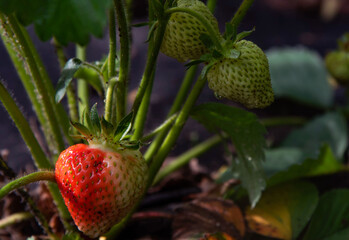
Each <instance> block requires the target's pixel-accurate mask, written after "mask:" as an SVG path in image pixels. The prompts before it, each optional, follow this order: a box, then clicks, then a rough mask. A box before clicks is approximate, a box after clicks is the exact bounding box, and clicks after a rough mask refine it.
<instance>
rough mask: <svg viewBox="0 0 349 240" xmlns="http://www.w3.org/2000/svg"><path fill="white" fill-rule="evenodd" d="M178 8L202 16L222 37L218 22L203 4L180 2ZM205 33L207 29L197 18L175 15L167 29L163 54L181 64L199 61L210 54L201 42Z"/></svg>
mask: <svg viewBox="0 0 349 240" xmlns="http://www.w3.org/2000/svg"><path fill="white" fill-rule="evenodd" d="M177 7H180V8H189V9H191V10H193V11H195V12H197V13H199V14H201V15H202V16H203V17H204V18H205V19H206V20H207V21H208V22H210V23H211V25H212V27H213V28H214V29H215V30H216V31H217V36H220V33H219V29H218V23H217V20H216V18H215V17H214V16H213V15H212V13H211V12H210V10H209V9H208V8H207V6H206V5H205V4H204V3H203V2H201V1H199V0H178V2H177ZM203 33H207V30H206V27H205V26H204V25H202V24H201V22H200V21H199V20H197V19H196V18H195V17H193V16H191V15H189V14H188V13H182V12H180V13H178V12H177V13H173V14H172V15H171V17H170V19H169V21H168V24H167V27H166V31H165V35H164V39H163V42H162V45H161V52H162V53H164V54H166V55H167V56H170V57H173V58H176V59H177V60H178V61H180V62H185V61H187V60H189V59H199V58H200V57H201V55H203V54H205V53H207V52H208V49H207V48H206V46H205V45H204V44H203V43H202V42H201V40H200V35H201V34H203Z"/></svg>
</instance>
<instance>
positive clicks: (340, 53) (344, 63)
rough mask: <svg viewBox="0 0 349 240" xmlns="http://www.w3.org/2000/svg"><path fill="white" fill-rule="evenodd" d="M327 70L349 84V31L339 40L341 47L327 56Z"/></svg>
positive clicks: (337, 78) (341, 82) (340, 81)
mask: <svg viewBox="0 0 349 240" xmlns="http://www.w3.org/2000/svg"><path fill="white" fill-rule="evenodd" d="M325 63H326V67H327V70H328V71H329V72H330V74H331V75H332V76H333V77H334V78H335V79H336V80H337V81H338V82H339V83H340V84H343V85H348V84H349V33H347V34H345V35H344V36H343V37H342V38H341V39H340V40H339V49H338V50H335V51H332V52H330V53H328V54H327V55H326V57H325Z"/></svg>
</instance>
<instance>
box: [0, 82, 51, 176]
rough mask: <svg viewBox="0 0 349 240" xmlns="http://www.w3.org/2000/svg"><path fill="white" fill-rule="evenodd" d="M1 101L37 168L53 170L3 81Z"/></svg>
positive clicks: (0, 94) (0, 86)
mask: <svg viewBox="0 0 349 240" xmlns="http://www.w3.org/2000/svg"><path fill="white" fill-rule="evenodd" d="M0 100H1V102H2V104H3V105H4V107H5V108H6V110H7V112H8V113H9V115H10V116H11V118H12V120H13V121H14V123H15V125H16V127H17V129H18V130H19V132H20V134H21V135H22V138H23V140H24V142H25V143H26V145H27V147H28V148H29V151H30V153H31V154H32V156H33V159H34V161H35V163H36V166H37V167H38V168H40V169H50V168H52V165H51V163H50V161H49V160H48V159H47V157H46V155H45V153H44V151H43V150H42V148H41V147H40V145H39V143H38V141H37V140H36V138H35V136H34V133H33V131H32V130H31V128H30V126H29V123H28V122H27V120H26V119H25V117H24V116H23V114H22V112H21V110H20V109H19V107H18V106H17V104H16V102H15V101H14V100H13V98H12V97H11V95H10V93H9V92H8V91H7V89H6V88H5V86H4V85H3V84H2V82H1V81H0Z"/></svg>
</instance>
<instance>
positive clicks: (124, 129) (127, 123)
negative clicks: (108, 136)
mask: <svg viewBox="0 0 349 240" xmlns="http://www.w3.org/2000/svg"><path fill="white" fill-rule="evenodd" d="M132 118H133V112H130V113H129V114H128V115H127V116H125V117H124V118H123V119H122V120H121V121H120V123H119V124H118V126H117V127H116V131H115V133H114V141H120V140H122V139H123V138H124V137H125V135H126V134H127V133H128V132H129V131H130V130H131V127H132V125H131V124H132Z"/></svg>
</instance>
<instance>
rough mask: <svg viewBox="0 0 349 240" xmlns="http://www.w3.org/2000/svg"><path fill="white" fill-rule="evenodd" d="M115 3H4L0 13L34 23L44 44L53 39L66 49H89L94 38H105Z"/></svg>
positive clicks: (20, 0)
mask: <svg viewBox="0 0 349 240" xmlns="http://www.w3.org/2000/svg"><path fill="white" fill-rule="evenodd" d="M111 3H112V1H111V0H105V1H100V0H73V1H72V0H30V1H28V0H10V1H8V0H0V11H3V12H5V13H7V14H9V13H15V14H16V16H17V17H18V19H19V20H20V22H21V23H22V24H23V25H25V26H27V25H29V24H32V23H34V25H35V30H36V32H37V34H38V36H39V37H40V38H41V40H44V41H46V40H49V39H51V38H52V37H55V39H56V40H57V41H58V42H59V43H61V44H62V45H66V44H68V43H69V42H74V43H78V44H80V45H86V44H87V43H88V41H89V38H90V35H91V34H92V35H94V36H96V37H102V36H103V33H104V27H105V25H106V22H107V16H108V15H107V14H106V12H107V10H108V9H109V7H110V6H111Z"/></svg>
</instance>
